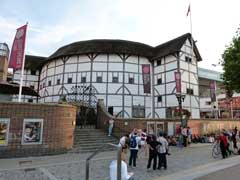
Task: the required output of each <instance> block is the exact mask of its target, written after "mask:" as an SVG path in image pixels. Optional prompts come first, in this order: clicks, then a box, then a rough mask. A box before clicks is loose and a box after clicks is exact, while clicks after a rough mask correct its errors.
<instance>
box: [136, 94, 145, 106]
mask: <svg viewBox="0 0 240 180" xmlns="http://www.w3.org/2000/svg"><path fill="white" fill-rule="evenodd" d="M139 104H140V105H141V106H143V105H144V97H143V96H133V105H135V106H137V105H139Z"/></svg>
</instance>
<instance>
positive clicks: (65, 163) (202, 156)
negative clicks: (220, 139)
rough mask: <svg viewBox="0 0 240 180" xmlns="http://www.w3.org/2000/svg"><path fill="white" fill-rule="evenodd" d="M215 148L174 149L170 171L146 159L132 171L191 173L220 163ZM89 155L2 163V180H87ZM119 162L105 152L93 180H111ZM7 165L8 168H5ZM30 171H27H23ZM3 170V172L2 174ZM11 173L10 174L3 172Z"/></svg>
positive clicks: (142, 176)
mask: <svg viewBox="0 0 240 180" xmlns="http://www.w3.org/2000/svg"><path fill="white" fill-rule="evenodd" d="M211 148H212V146H209V145H206V146H199V147H196V146H195V147H189V148H185V149H179V148H176V147H172V148H171V156H168V169H167V170H156V171H153V170H152V169H150V170H147V169H146V165H147V158H144V157H141V156H140V157H139V158H138V159H137V167H136V168H134V169H133V168H129V171H133V172H134V173H135V175H134V178H135V179H136V180H146V179H148V180H151V179H156V178H158V177H163V176H166V175H169V174H172V173H175V172H179V171H182V170H187V169H191V168H192V167H197V166H200V165H203V164H206V163H210V162H214V161H218V160H216V159H213V158H212V157H211ZM88 156H89V154H65V155H59V156H45V157H34V158H33V157H32V158H27V159H26V158H25V159H23V158H22V159H17V161H23V160H25V161H26V160H29V159H31V160H32V162H31V163H29V164H21V165H19V163H17V161H16V159H12V160H11V159H10V160H3V159H2V160H0V180H16V179H18V180H28V179H29V180H35V179H36V180H38V179H39V180H40V179H41V180H84V177H85V159H86V158H87V157H88ZM115 158H116V152H103V153H100V154H98V155H97V156H96V157H95V158H94V159H93V160H92V161H91V162H90V172H91V173H90V177H91V180H96V179H97V180H108V179H109V164H110V162H111V161H112V160H113V159H115ZM4 161H5V164H4ZM21 168H28V169H21ZM1 169H2V170H1ZM3 169H8V170H3Z"/></svg>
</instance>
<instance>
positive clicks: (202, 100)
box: [199, 97, 212, 109]
mask: <svg viewBox="0 0 240 180" xmlns="http://www.w3.org/2000/svg"><path fill="white" fill-rule="evenodd" d="M199 99H200V108H201V109H205V108H206V109H211V108H212V105H211V104H210V105H208V104H206V103H207V102H211V99H210V97H206V98H199Z"/></svg>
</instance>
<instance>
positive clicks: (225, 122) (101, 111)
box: [98, 104, 240, 137]
mask: <svg viewBox="0 0 240 180" xmlns="http://www.w3.org/2000/svg"><path fill="white" fill-rule="evenodd" d="M110 118H112V117H111V115H110V114H109V113H108V112H106V110H105V107H104V105H102V104H99V105H98V121H99V124H100V125H99V127H100V128H101V129H103V130H104V131H106V132H107V128H108V120H109V119H110ZM113 119H114V121H115V122H114V128H113V134H114V135H115V136H117V137H120V136H122V135H124V134H125V133H129V132H131V131H132V130H133V129H134V128H138V129H147V123H153V124H154V125H155V126H156V124H157V123H163V124H164V125H163V126H164V131H165V132H166V133H167V132H168V128H169V127H170V126H169V124H170V123H171V124H172V128H173V132H176V130H177V128H178V125H179V124H180V121H179V120H177V119H141V118H125V119H122V118H113ZM188 126H189V127H190V128H191V129H192V132H193V134H198V135H202V134H208V133H219V132H220V131H221V130H222V129H226V130H229V129H233V128H234V127H238V129H239V130H240V119H191V120H188Z"/></svg>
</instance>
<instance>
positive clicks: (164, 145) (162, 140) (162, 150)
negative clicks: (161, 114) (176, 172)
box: [158, 132, 169, 170]
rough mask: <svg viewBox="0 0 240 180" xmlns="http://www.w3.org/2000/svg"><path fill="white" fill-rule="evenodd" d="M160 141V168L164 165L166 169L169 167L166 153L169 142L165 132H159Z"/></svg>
mask: <svg viewBox="0 0 240 180" xmlns="http://www.w3.org/2000/svg"><path fill="white" fill-rule="evenodd" d="M158 142H160V146H159V148H158V169H161V167H162V166H163V167H164V169H165V170H166V169H167V157H166V155H167V154H168V155H169V153H168V142H167V140H166V139H165V137H164V136H163V133H161V132H160V133H159V138H158Z"/></svg>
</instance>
